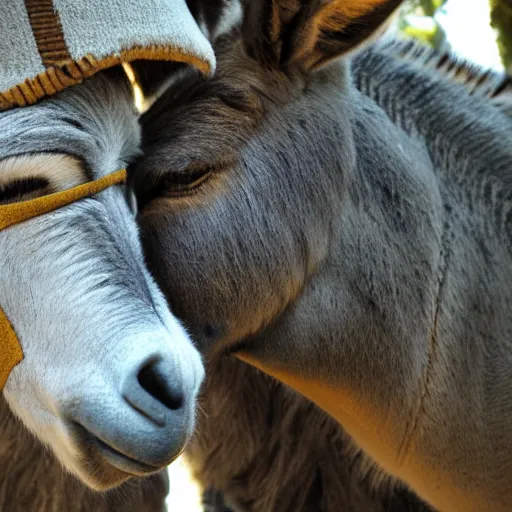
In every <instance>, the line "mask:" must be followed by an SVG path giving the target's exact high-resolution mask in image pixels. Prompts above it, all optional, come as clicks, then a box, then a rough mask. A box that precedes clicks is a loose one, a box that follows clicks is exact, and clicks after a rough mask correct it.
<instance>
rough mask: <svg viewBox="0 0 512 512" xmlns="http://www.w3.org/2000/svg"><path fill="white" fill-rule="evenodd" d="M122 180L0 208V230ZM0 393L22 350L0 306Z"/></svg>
mask: <svg viewBox="0 0 512 512" xmlns="http://www.w3.org/2000/svg"><path fill="white" fill-rule="evenodd" d="M125 181H126V170H124V169H123V170H120V171H116V172H113V173H112V174H107V175H106V176H103V177H102V178H99V179H97V180H95V181H89V182H87V183H83V184H81V185H78V186H76V187H73V188H70V189H67V190H63V191H60V192H55V193H54V194H48V195H46V196H43V197H38V198H36V199H30V200H28V201H21V202H19V203H11V204H6V205H0V231H3V230H4V229H7V228H10V227H11V226H15V225H16V224H21V223H22V222H25V221H27V220H29V219H33V218H34V217H39V216H40V215H44V214H46V213H50V212H53V211H55V210H58V209H59V208H62V207H64V206H68V205H70V204H72V203H75V202H77V201H80V199H85V198H86V197H90V196H93V195H95V194H97V193H99V192H101V191H102V190H105V189H107V188H109V187H112V186H113V185H118V184H120V183H124V182H125ZM0 344H1V346H0V391H2V389H3V388H4V386H5V383H6V382H7V379H8V377H9V375H10V373H11V371H12V370H13V368H14V367H15V366H16V365H17V364H18V363H20V362H21V361H22V360H23V349H22V348H21V344H20V342H19V340H18V336H17V335H16V332H15V330H14V327H13V326H12V324H11V322H10V321H9V319H8V318H7V316H6V315H5V313H4V311H3V310H2V308H1V307H0Z"/></svg>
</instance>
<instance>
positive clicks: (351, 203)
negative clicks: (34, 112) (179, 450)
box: [134, 0, 512, 511]
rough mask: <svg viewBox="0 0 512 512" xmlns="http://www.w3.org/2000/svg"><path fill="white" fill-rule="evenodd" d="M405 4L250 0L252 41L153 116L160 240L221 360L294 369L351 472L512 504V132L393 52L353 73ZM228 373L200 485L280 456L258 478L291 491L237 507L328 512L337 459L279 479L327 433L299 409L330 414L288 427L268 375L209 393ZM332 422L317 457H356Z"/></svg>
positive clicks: (237, 46) (210, 399)
mask: <svg viewBox="0 0 512 512" xmlns="http://www.w3.org/2000/svg"><path fill="white" fill-rule="evenodd" d="M398 3H399V2H398V1H389V0H388V1H365V2H355V1H352V2H351V1H344V2H335V1H331V2H325V1H322V2H316V1H310V2H300V3H299V2H295V1H286V0H282V1H279V0H273V1H270V0H268V1H258V2H250V3H249V4H248V6H247V12H246V16H245V20H244V24H243V27H242V30H241V35H240V36H239V35H238V34H233V35H232V36H230V37H222V38H221V39H219V40H218V41H217V44H216V51H217V55H218V72H217V75H216V77H215V78H214V79H212V80H209V81H205V82H196V83H192V82H191V83H190V84H188V87H185V88H184V87H183V84H181V87H180V88H179V90H177V89H175V90H171V91H169V93H168V94H167V96H166V98H165V99H162V100H161V101H160V102H159V104H157V105H156V106H155V108H154V109H153V110H152V111H151V112H150V113H149V114H148V115H147V116H146V119H145V125H146V134H145V138H144V150H145V158H144V159H141V160H140V162H139V163H138V165H137V166H136V168H135V169H134V172H135V181H134V183H135V186H136V189H137V193H138V194H139V197H140V199H141V203H142V210H141V213H140V217H139V218H140V222H141V224H142V228H143V237H144V238H143V239H144V243H145V244H146V248H147V253H148V259H149V263H150V267H151V268H152V269H153V270H154V272H155V273H156V274H157V276H158V280H159V282H160V283H161V285H162V286H163V287H164V291H165V293H166V295H167V296H168V298H169V301H170V303H171V305H172V308H173V310H174V312H175V313H176V314H177V315H178V316H179V317H181V318H182V319H183V320H184V321H185V323H186V325H187V326H188V328H189V329H190V332H191V333H192V334H193V336H194V337H195V339H196V340H197V343H198V346H199V347H200V348H201V350H202V351H203V353H205V354H206V355H207V357H208V360H209V365H210V369H212V368H213V369H218V368H224V375H227V374H228V372H236V371H238V370H237V369H236V368H237V366H236V363H235V362H233V363H231V362H230V359H229V358H227V356H236V357H238V358H240V359H243V360H244V361H247V362H249V363H251V364H252V365H254V366H257V367H258V368H260V369H262V370H263V371H264V372H266V373H268V374H270V375H272V376H274V377H277V378H278V379H279V380H281V381H282V382H284V383H285V384H288V385H289V386H291V387H292V388H294V389H295V390H297V391H299V392H300V393H302V394H303V395H304V396H306V397H307V398H309V399H311V400H312V401H313V402H315V403H316V404H318V405H319V406H320V407H321V408H322V409H324V410H325V411H327V412H328V413H329V414H330V415H331V416H332V417H333V418H335V419H336V420H337V421H338V422H339V423H340V424H341V425H342V427H343V428H344V430H345V431H346V432H347V434H348V436H350V438H351V439H352V440H353V442H354V443H355V445H356V446H357V447H359V448H360V449H361V450H362V453H364V456H363V455H360V456H359V455H358V456H356V461H355V462H356V465H359V464H362V465H363V466H364V467H366V466H367V465H369V464H373V465H374V466H375V467H376V468H378V472H379V473H382V474H385V475H390V476H391V477H392V478H393V479H397V480H399V481H401V482H404V483H405V484H407V485H408V486H409V487H410V488H412V489H413V490H414V491H415V492H416V493H418V494H419V495H420V496H421V497H422V498H423V499H425V500H426V501H427V502H429V503H430V504H431V505H432V506H434V507H436V508H439V509H441V510H465V511H466V510H468V511H470V510H509V509H510V506H511V504H512V480H511V479H510V471H511V470H512V452H511V450H510V446H511V444H512V439H511V437H512V428H511V426H512V417H511V416H510V389H511V386H512V369H511V368H512V364H511V363H512V347H511V343H512V315H511V313H510V311H511V306H512V291H511V287H510V286H508V281H509V279H510V276H511V275H512V251H511V249H510V247H511V243H512V239H511V219H512V215H511V213H510V204H511V203H510V193H511V192H510V187H511V182H510V177H511V172H512V169H511V166H512V131H511V121H510V117H507V115H506V114H505V111H504V110H501V109H500V108H498V107H497V106H496V105H495V104H493V102H492V101H490V100H489V99H488V98H487V97H485V96H486V95H484V96H483V97H480V96H478V95H470V94H468V89H467V88H465V87H464V86H463V85H460V84H457V83H454V82H451V81H449V80H447V79H444V78H441V77H440V76H439V75H437V74H436V73H435V72H434V71H429V70H422V69H421V68H420V66H417V65H413V64H412V63H409V62H406V61H404V60H400V59H398V58H395V57H393V56H390V55H389V53H387V52H386V51H385V50H384V49H381V48H380V47H379V46H378V45H376V46H371V47H369V48H367V49H366V50H365V51H363V52H361V53H359V54H358V55H357V56H356V57H355V58H354V59H353V60H352V64H351V65H350V59H349V58H348V57H347V54H348V53H349V52H350V51H351V50H353V49H354V48H356V47H360V46H361V45H362V44H363V43H364V42H365V41H367V40H368V39H369V38H371V37H372V36H373V35H374V34H375V33H376V31H377V30H379V27H381V26H382V24H383V23H384V21H385V20H386V19H387V18H388V16H389V15H390V14H391V12H392V11H393V10H394V9H395V8H396V7H397V5H398ZM269 20H270V21H269ZM336 57H341V58H337V59H336ZM184 89H186V90H184ZM238 377H239V378H238ZM220 379H221V376H220V375H219V376H217V375H215V371H213V372H212V375H211V377H210V382H209V384H208V387H207V389H206V394H205V402H206V405H205V407H206V413H207V414H208V415H209V416H207V417H206V418H203V420H202V422H201V424H200V428H199V432H198V435H197V438H196V441H195V444H194V446H193V447H192V448H191V454H192V455H193V456H194V457H196V460H197V463H198V467H199V468H200V469H201V468H205V467H206V468H207V469H206V470H204V472H203V475H204V474H206V475H207V476H209V478H210V483H214V484H218V483H219V482H218V481H217V482H215V478H214V476H213V471H212V470H211V468H212V467H213V464H214V463H215V461H216V460H217V461H220V463H221V464H220V465H221V466H222V463H223V462H224V461H226V460H227V459H228V457H231V458H235V460H236V462H233V461H232V462H230V464H231V466H230V467H231V468H232V469H233V474H232V480H231V481H229V482H228V484H229V485H227V486H225V488H224V489H222V490H226V491H228V492H231V493H232V495H234V496H235V498H236V497H237V496H240V495H241V494H242V493H241V492H239V489H238V488H237V484H239V485H240V486H244V484H246V483H247V480H249V479H250V478H252V477H253V474H252V473H251V470H252V469H253V468H254V467H255V466H254V465H256V464H257V462H254V465H252V462H251V461H257V457H258V454H259V453H263V451H264V449H265V448H266V449H268V450H269V453H267V454H266V455H265V457H266V463H267V469H266V471H267V474H263V473H261V471H264V470H262V468H263V465H260V466H259V467H256V470H255V471H254V478H255V480H256V482H265V483H266V487H265V485H263V486H262V487H260V490H261V489H263V490H265V489H270V490H272V491H274V494H273V496H272V497H271V498H269V501H267V502H265V498H264V497H261V496H255V495H254V494H253V495H252V496H249V500H247V501H246V502H245V503H242V504H243V505H246V507H247V508H249V509H252V510H258V511H263V510H276V511H281V510H311V511H312V510H319V509H320V510H321V509H322V505H319V503H320V504H321V503H322V500H324V503H326V502H328V499H329V498H326V497H325V496H323V497H322V494H323V493H325V494H328V493H329V492H331V491H330V489H331V488H332V487H331V485H336V484H338V481H337V480H336V479H335V478H331V480H329V479H328V477H329V476H331V477H332V476H333V475H332V471H331V472H330V471H329V470H328V469H326V468H323V467H322V464H321V461H319V460H318V459H315V464H316V468H317V469H316V471H314V472H310V471H306V470H305V472H304V476H303V478H304V479H303V480H301V473H300V472H299V471H297V470H296V469H295V470H294V472H293V475H294V477H296V478H297V479H298V481H297V482H294V481H290V480H286V470H287V469H288V467H292V468H293V467H295V466H294V463H293V455H294V453H295V451H296V452H300V450H301V449H302V447H303V446H302V444H301V441H304V440H305V441H306V442H309V441H310V438H309V436H310V435H311V434H310V435H309V436H308V434H307V431H308V429H309V428H311V425H310V424H309V423H308V422H306V421H302V422H300V423H295V424H294V423H293V421H294V419H297V418H298V419H299V420H300V419H303V418H312V419H313V420H314V421H316V422H317V424H314V431H313V433H317V432H319V431H320V427H319V423H320V422H322V421H330V420H326V419H325V417H324V416H322V415H320V414H318V415H317V413H316V412H312V413H311V414H310V413H307V414H301V413H300V410H299V409H298V412H297V414H295V415H294V414H293V412H292V413H290V416H289V418H290V419H289V422H288V424H287V425H286V426H284V427H283V431H282V432H281V433H279V432H276V434H275V436H274V437H273V436H272V434H269V433H268V429H269V428H272V427H275V426H276V424H278V423H279V422H278V421H276V417H278V418H279V417H281V419H282V416H283V414H284V413H283V409H285V408H286V407H287V405H286V404H283V403H279V404H276V402H275V401H274V400H271V395H272V388H271V385H270V383H267V384H266V387H265V386H264V385H262V384H261V382H262V377H258V376H257V374H256V373H255V372H254V371H252V372H250V371H249V370H247V371H239V373H233V375H232V377H231V380H230V381H229V382H227V381H226V382H225V383H224V386H223V388H222V391H224V394H221V392H220V391H219V392H216V393H212V394H211V395H210V392H211V389H212V387H211V386H212V385H213V386H214V387H215V386H216V385H218V382H219V380H220ZM244 379H245V380H244ZM280 389H281V388H280ZM279 392H280V393H281V395H282V396H283V397H286V396H289V392H288V391H285V390H283V389H281V391H279ZM233 397H234V400H235V403H236V404H239V405H242V406H243V409H242V410H241V411H240V412H238V411H237V409H236V406H233V405H226V404H228V403H229V400H230V399H232V398H233ZM267 398H268V399H269V404H268V407H265V404H264V400H266V399H267ZM289 403H290V407H292V406H296V407H298V406H299V405H300V407H302V409H303V410H304V408H305V407H306V406H305V404H304V402H298V401H295V399H289ZM252 404H254V408H253V409H251V405H252ZM297 404H298V405H297ZM209 424H212V425H214V429H215V428H216V429H217V430H216V432H219V431H220V428H219V425H221V424H223V425H225V430H224V431H222V432H221V434H222V436H223V437H224V438H225V440H224V441H222V442H221V441H219V440H212V437H211V436H210V434H209V432H208V428H209ZM283 432H284V433H286V432H294V435H293V436H291V437H290V441H289V444H286V443H287V442H288V441H287V440H286V437H285V436H284V435H283ZM324 432H325V434H326V435H327V438H326V440H325V441H323V442H322V444H321V446H322V447H323V449H324V450H325V451H324V453H331V454H332V452H334V451H336V450H339V452H340V453H341V454H343V452H344V451H346V452H349V453H358V452H357V450H356V449H355V448H354V449H345V448H344V446H343V445H344V444H345V443H348V442H349V439H348V437H344V438H341V435H340V434H337V432H336V430H335V429H333V427H332V425H331V426H330V427H329V426H326V427H325V431H324ZM244 435H245V437H244ZM276 439H277V440H279V442H274V443H269V444H268V446H267V447H264V446H263V445H264V443H265V440H271V441H273V440H276ZM340 439H343V443H341V442H340ZM294 442H297V443H298V444H296V445H294V444H293V443H294ZM212 443H218V446H219V447H221V449H220V450H215V449H213V448H212V447H214V444H212ZM236 443H239V446H237V445H236ZM234 446H236V449H234V448H233V447H234ZM226 448H231V449H232V450H231V452H229V453H228V452H227V451H226ZM282 454H284V455H283V456H282ZM362 459H365V460H367V461H368V462H364V461H362ZM301 460H302V461H304V466H305V467H307V464H308V461H307V459H306V458H305V457H304V458H302V459H301ZM332 460H333V458H332V456H331V458H329V459H327V461H326V464H328V463H329V462H331V461H332ZM370 461H371V462H370ZM237 463H238V465H237ZM295 468H296V467H295ZM349 469H350V468H349ZM258 471H259V472H258ZM341 471H346V469H345V470H343V469H340V475H341ZM273 475H276V476H278V477H279V478H284V480H280V481H277V482H276V481H274V482H272V477H273ZM334 476H335V475H334ZM221 479H222V476H221V477H219V480H221ZM340 480H341V481H342V480H343V478H341V479H340ZM224 483H226V482H224ZM302 484H303V485H304V487H305V488H307V489H309V490H310V491H311V492H310V493H309V494H308V493H307V492H306V493H305V494H306V496H304V495H301V493H300V492H299V491H297V487H299V486H300V485H302ZM248 485H249V487H250V484H248ZM255 485H257V484H255ZM250 488H251V489H254V487H250ZM288 489H293V492H294V499H295V498H296V499H297V501H296V502H295V508H293V503H290V502H289V500H288V501H287V497H286V492H287V490H288ZM276 490H279V491H280V492H281V494H280V495H278V493H277V492H276ZM346 492H347V493H349V492H351V490H350V489H347V490H346ZM354 492H358V491H357V489H356V491H354ZM251 499H252V500H254V501H253V502H251V501H250V500H251ZM315 500H316V501H315ZM265 503H267V504H268V503H270V506H269V507H268V508H266V509H265V505H264V504H265ZM340 509H341V507H339V508H337V509H336V508H334V507H333V506H331V508H330V510H340ZM362 509H364V508H363V507H361V508H359V510H362ZM324 510H329V508H328V507H327V506H325V508H324ZM353 510H357V508H353Z"/></svg>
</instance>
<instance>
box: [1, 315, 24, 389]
mask: <svg viewBox="0 0 512 512" xmlns="http://www.w3.org/2000/svg"><path fill="white" fill-rule="evenodd" d="M0 343H1V344H2V350H1V352H0V391H2V390H3V388H4V386H5V384H6V382H7V379H8V378H9V375H10V374H11V372H12V370H13V368H14V367H15V366H16V365H17V364H19V363H20V362H21V361H22V360H23V350H22V348H21V344H20V342H19V340H18V336H17V335H16V332H15V330H14V327H13V326H12V324H11V322H10V321H9V319H8V318H7V316H6V314H5V313H4V311H3V309H2V308H1V307H0Z"/></svg>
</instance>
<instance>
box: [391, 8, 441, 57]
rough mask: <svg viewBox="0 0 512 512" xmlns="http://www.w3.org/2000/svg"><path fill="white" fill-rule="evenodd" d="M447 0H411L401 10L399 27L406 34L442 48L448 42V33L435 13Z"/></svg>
mask: <svg viewBox="0 0 512 512" xmlns="http://www.w3.org/2000/svg"><path fill="white" fill-rule="evenodd" d="M446 2H447V0H409V1H408V2H406V4H405V5H404V7H403V8H402V10H401V12H400V18H399V22H398V28H399V30H401V31H402V32H404V33H405V34H407V35H409V36H412V37H415V38H417V39H420V40H422V41H423V42H425V43H427V44H430V45H431V46H434V47H435V48H438V49H441V48H443V47H444V46H445V45H446V44H447V40H446V33H445V31H444V29H443V27H441V25H440V24H439V22H438V21H437V20H436V19H435V14H436V12H437V11H438V9H440V8H441V7H442V6H443V5H444V4H445V3H446Z"/></svg>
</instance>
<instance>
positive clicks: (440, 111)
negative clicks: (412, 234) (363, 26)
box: [353, 45, 512, 218]
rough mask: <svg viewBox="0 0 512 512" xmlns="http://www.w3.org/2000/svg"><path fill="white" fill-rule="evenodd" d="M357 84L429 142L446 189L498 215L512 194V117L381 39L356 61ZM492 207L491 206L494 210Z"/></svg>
mask: <svg viewBox="0 0 512 512" xmlns="http://www.w3.org/2000/svg"><path fill="white" fill-rule="evenodd" d="M353 74H354V81H355V84H356V86H357V88H358V89H359V90H360V91H361V92H362V93H363V94H365V95H367V96H368V97H369V98H371V100H372V101H373V102H375V103H376V104H377V105H378V106H379V107H380V108H381V109H382V110H383V111H384V112H385V113H386V114H387V116H388V117H389V118H390V119H391V120H392V122H393V123H394V124H395V125H396V126H397V127H398V128H400V129H401V130H403V131H405V132H406V133H407V134H408V135H409V136H410V137H411V138H415V139H419V140H420V141H421V142H422V143H423V144H424V145H425V147H426V150H427V151H428V154H429V156H430V159H431V161H432V164H433V168H434V171H435V173H436V177H437V179H438V181H439V182H440V184H442V185H441V187H440V188H441V193H444V191H446V190H448V189H456V190H457V193H458V195H459V198H460V200H461V201H463V202H464V203H465V204H466V206H467V207H469V209H470V210H473V209H483V211H484V212H485V215H489V213H491V215H492V216H493V217H495V218H496V215H497V214H498V211H499V212H500V216H501V213H503V212H502V210H503V207H504V206H505V205H506V203H508V201H509V200H510V199H512V173H511V172H510V158H511V149H510V148H511V147H512V130H511V128H512V126H511V122H510V118H509V117H508V116H507V115H505V113H504V112H503V111H502V110H500V109H498V108H497V107H496V106H495V105H493V104H492V103H491V101H490V100H489V99H487V98H484V97H478V96H471V95H470V94H469V93H468V91H467V89H466V88H465V87H464V86H463V85H461V84H459V83H456V82H454V81H450V80H449V79H448V78H445V77H442V76H440V75H439V74H435V73H434V72H432V71H430V70H427V69H421V68H419V67H418V66H415V65H413V64H412V63H410V62H404V61H401V60H398V59H396V58H394V57H393V56H390V55H389V54H387V53H386V50H385V47H383V48H380V47H379V46H378V45H375V46H373V47H371V48H370V49H368V50H367V51H366V52H364V53H363V54H361V55H359V56H358V57H356V58H355V59H354V61H353ZM489 210H491V212H489Z"/></svg>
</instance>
